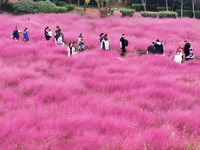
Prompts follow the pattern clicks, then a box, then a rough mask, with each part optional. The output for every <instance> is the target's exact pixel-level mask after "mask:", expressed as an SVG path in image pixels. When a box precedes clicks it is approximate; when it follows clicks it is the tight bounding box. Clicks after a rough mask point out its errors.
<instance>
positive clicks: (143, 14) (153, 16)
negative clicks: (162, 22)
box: [140, 11, 158, 18]
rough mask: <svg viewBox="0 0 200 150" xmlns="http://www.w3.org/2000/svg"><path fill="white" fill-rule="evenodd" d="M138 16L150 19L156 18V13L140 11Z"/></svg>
mask: <svg viewBox="0 0 200 150" xmlns="http://www.w3.org/2000/svg"><path fill="white" fill-rule="evenodd" d="M140 14H141V16H143V17H151V18H156V17H157V16H158V13H157V12H152V11H141V12H140Z"/></svg>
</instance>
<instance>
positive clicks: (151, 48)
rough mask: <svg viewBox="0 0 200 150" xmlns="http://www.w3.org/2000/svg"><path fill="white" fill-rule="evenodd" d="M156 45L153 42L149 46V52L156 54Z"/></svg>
mask: <svg viewBox="0 0 200 150" xmlns="http://www.w3.org/2000/svg"><path fill="white" fill-rule="evenodd" d="M154 45H155V43H154V42H152V43H151V45H149V46H148V48H147V54H154Z"/></svg>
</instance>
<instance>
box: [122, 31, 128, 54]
mask: <svg viewBox="0 0 200 150" xmlns="http://www.w3.org/2000/svg"><path fill="white" fill-rule="evenodd" d="M126 46H128V40H126V35H125V34H122V37H121V38H120V48H121V50H122V53H121V56H124V54H125V53H126Z"/></svg>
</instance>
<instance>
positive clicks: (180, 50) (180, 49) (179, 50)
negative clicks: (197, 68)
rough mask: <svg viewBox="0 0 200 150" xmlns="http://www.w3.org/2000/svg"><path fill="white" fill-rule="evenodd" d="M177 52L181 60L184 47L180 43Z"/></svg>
mask: <svg viewBox="0 0 200 150" xmlns="http://www.w3.org/2000/svg"><path fill="white" fill-rule="evenodd" d="M177 52H180V55H181V56H182V59H183V53H184V47H183V44H182V43H180V44H179V47H178V48H177Z"/></svg>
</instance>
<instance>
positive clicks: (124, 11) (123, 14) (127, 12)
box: [120, 10, 135, 17]
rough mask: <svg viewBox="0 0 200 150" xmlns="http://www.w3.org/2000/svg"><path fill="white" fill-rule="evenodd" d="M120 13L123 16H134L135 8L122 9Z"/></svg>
mask: <svg viewBox="0 0 200 150" xmlns="http://www.w3.org/2000/svg"><path fill="white" fill-rule="evenodd" d="M120 13H121V14H122V16H123V17H125V16H129V17H132V16H133V14H134V13H135V10H120Z"/></svg>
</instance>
